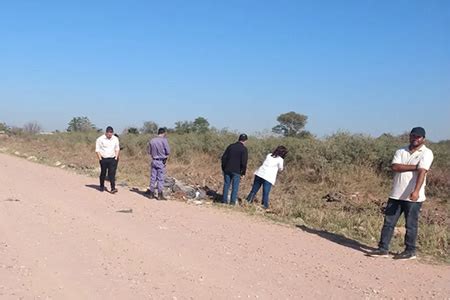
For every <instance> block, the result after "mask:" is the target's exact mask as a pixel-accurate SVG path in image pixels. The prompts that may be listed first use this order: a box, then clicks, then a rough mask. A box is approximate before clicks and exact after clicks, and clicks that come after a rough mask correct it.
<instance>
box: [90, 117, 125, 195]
mask: <svg viewBox="0 0 450 300" xmlns="http://www.w3.org/2000/svg"><path fill="white" fill-rule="evenodd" d="M95 152H96V153H97V157H98V160H99V162H100V168H101V171H100V191H101V192H103V191H104V190H105V178H106V173H108V177H109V182H110V183H111V193H112V194H115V193H117V189H116V170H117V160H118V159H119V152H120V146H119V139H118V138H117V137H116V136H114V129H113V128H112V127H111V126H108V127H107V128H106V132H105V134H104V135H102V136H100V137H99V138H98V139H97V141H96V143H95Z"/></svg>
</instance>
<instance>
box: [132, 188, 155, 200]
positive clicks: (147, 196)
mask: <svg viewBox="0 0 450 300" xmlns="http://www.w3.org/2000/svg"><path fill="white" fill-rule="evenodd" d="M129 191H130V192H132V193H136V194H138V195H140V196H142V197H145V198H147V199H151V197H150V196H149V195H147V194H146V193H145V192H146V191H141V190H140V189H138V188H135V187H133V188H130V189H129Z"/></svg>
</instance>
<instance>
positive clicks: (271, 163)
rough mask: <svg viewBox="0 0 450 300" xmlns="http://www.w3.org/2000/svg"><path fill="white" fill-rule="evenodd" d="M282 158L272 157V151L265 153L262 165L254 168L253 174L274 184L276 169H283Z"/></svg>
mask: <svg viewBox="0 0 450 300" xmlns="http://www.w3.org/2000/svg"><path fill="white" fill-rule="evenodd" d="M283 161H284V160H283V158H281V157H280V156H278V157H273V156H272V153H269V154H267V157H266V160H265V161H264V162H263V164H262V166H261V167H259V168H258V170H256V172H255V175H256V176H259V177H261V178H262V179H264V180H267V181H268V182H270V183H271V184H272V185H273V184H275V181H276V179H277V173H278V171H283Z"/></svg>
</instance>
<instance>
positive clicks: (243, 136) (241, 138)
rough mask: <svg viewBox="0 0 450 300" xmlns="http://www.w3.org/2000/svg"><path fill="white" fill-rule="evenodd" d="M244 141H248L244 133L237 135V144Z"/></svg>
mask: <svg viewBox="0 0 450 300" xmlns="http://www.w3.org/2000/svg"><path fill="white" fill-rule="evenodd" d="M246 140H248V136H247V135H246V134H245V133H242V134H241V135H239V142H245V141H246Z"/></svg>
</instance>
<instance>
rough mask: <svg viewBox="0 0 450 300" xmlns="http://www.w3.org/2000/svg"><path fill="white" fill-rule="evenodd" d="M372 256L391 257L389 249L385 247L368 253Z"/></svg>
mask: <svg viewBox="0 0 450 300" xmlns="http://www.w3.org/2000/svg"><path fill="white" fill-rule="evenodd" d="M367 255H368V256H370V257H384V258H388V257H389V251H387V250H383V249H377V250H374V251H372V252H370V253H368V254H367Z"/></svg>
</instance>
